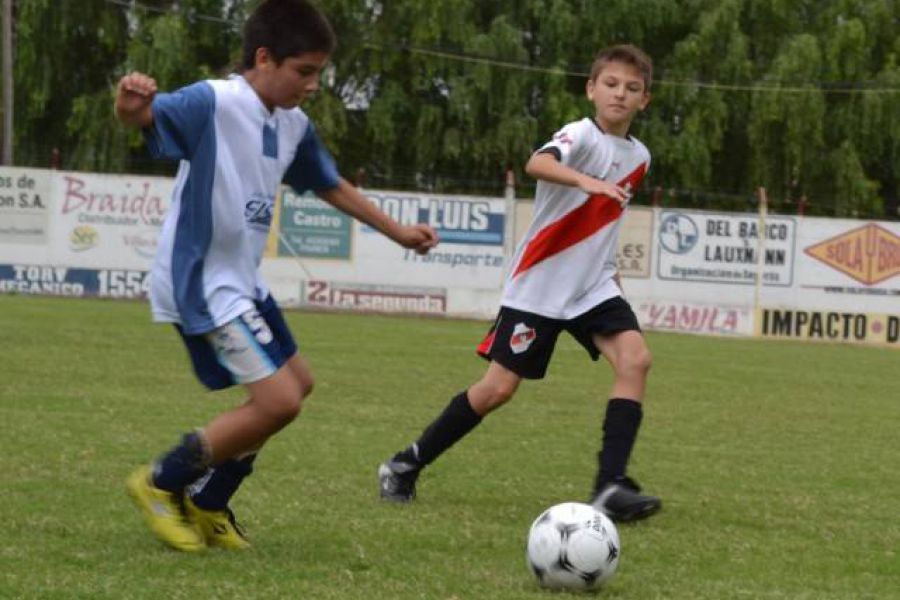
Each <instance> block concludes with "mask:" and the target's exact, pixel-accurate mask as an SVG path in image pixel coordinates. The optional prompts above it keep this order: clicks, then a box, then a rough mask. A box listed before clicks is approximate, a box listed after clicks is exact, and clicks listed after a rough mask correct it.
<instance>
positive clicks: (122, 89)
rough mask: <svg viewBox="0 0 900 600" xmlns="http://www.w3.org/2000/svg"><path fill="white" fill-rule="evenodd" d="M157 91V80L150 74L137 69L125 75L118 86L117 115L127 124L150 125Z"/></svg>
mask: <svg viewBox="0 0 900 600" xmlns="http://www.w3.org/2000/svg"><path fill="white" fill-rule="evenodd" d="M156 91H157V88H156V80H155V79H153V78H152V77H150V76H149V75H144V74H143V73H138V72H137V71H135V72H133V73H129V74H128V75H125V76H124V77H122V79H120V80H119V85H118V86H117V87H116V104H115V109H116V117H118V119H119V121H121V122H122V123H124V124H126V125H136V126H138V127H148V126H149V125H150V124H151V123H152V122H153V111H152V109H151V105H152V103H153V97H154V96H156Z"/></svg>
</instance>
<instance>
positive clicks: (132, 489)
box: [115, 0, 437, 552]
mask: <svg viewBox="0 0 900 600" xmlns="http://www.w3.org/2000/svg"><path fill="white" fill-rule="evenodd" d="M334 46H335V37H334V33H333V31H332V29H331V26H330V24H329V23H328V21H327V20H326V19H325V17H324V16H323V15H322V14H321V13H320V12H319V11H318V10H317V9H316V8H315V7H313V6H312V5H310V4H309V3H308V2H306V0H265V1H264V2H262V3H261V4H260V5H259V6H258V7H257V8H256V10H254V12H253V14H252V15H251V16H250V18H249V19H248V20H247V23H246V24H245V27H244V37H243V57H242V72H241V73H240V74H239V75H234V76H232V77H231V78H229V79H228V80H209V81H200V82H198V83H195V84H193V85H190V86H187V87H185V88H182V89H180V90H177V91H175V92H173V93H170V94H162V93H160V94H157V89H156V82H155V81H154V80H153V79H152V78H150V77H148V76H147V75H144V74H141V73H131V74H129V75H126V76H125V77H123V78H122V79H121V81H120V82H119V86H118V91H117V95H116V103H115V108H116V114H117V116H118V118H119V120H120V121H122V122H123V123H125V124H127V125H132V126H138V127H141V128H142V129H143V131H144V136H145V138H146V141H147V146H148V148H149V149H150V151H151V153H152V154H153V155H154V156H157V157H162V158H169V159H174V160H179V161H180V165H179V169H178V175H177V177H176V182H175V189H174V192H173V197H172V205H171V207H170V210H169V212H168V214H167V216H166V220H165V222H164V224H163V228H162V231H161V232H160V237H159V242H158V251H157V254H156V259H155V261H154V264H153V270H152V275H151V282H152V283H151V291H150V300H151V305H152V309H153V317H154V320H156V321H162V322H169V323H173V324H174V325H175V327H176V328H177V330H178V332H179V334H180V335H181V337H182V339H183V341H184V343H185V346H186V347H187V350H188V353H189V355H190V357H191V361H192V364H193V367H194V371H195V372H196V374H197V376H198V378H199V379H200V380H201V381H202V382H203V384H205V385H206V386H207V387H208V388H210V389H221V388H225V387H229V386H231V385H235V384H242V385H244V387H245V388H246V390H247V391H248V393H249V399H248V400H247V401H246V402H245V403H244V404H243V405H241V406H240V407H238V408H236V409H233V410H229V411H226V412H224V413H222V414H221V415H219V416H218V417H216V418H215V419H213V420H212V421H211V422H210V423H209V424H207V426H206V427H204V428H203V429H202V430H197V431H193V432H190V433H187V434H186V435H185V436H184V438H183V440H182V441H181V443H180V444H178V445H176V446H175V447H174V448H172V449H171V450H169V451H168V452H166V453H164V454H163V455H162V456H160V458H159V459H158V460H157V461H155V463H154V464H153V465H151V466H145V467H141V468H139V469H137V470H136V471H135V472H134V473H132V475H131V476H130V477H129V478H128V481H127V488H128V492H129V493H130V494H131V496H132V497H133V499H134V500H135V502H136V503H137V505H138V507H139V508H140V509H141V511H142V512H143V513H144V515H145V517H146V519H147V523H148V525H149V526H150V528H151V530H152V531H153V532H154V533H155V534H156V535H157V537H159V538H160V539H162V540H163V541H164V542H166V543H167V544H169V545H170V546H172V547H173V548H176V549H178V550H182V551H188V552H190V551H197V550H201V549H203V548H205V547H206V546H219V547H224V548H230V549H243V548H246V547H247V546H248V545H249V544H248V542H247V540H246V539H245V538H244V536H243V533H242V532H241V530H240V529H239V528H238V527H237V524H236V522H235V520H234V515H233V513H232V512H231V510H230V508H229V500H230V499H231V497H232V496H233V495H234V493H235V492H236V491H237V489H238V486H240V484H241V482H242V481H243V480H244V478H245V477H247V475H249V474H250V473H251V471H252V470H253V461H254V458H255V457H256V453H257V452H258V451H259V449H260V448H261V447H262V445H263V444H264V443H265V442H266V440H267V439H268V438H269V437H270V436H271V435H273V434H275V433H276V432H277V431H278V430H280V429H281V428H282V427H284V426H286V425H287V424H288V423H290V422H291V421H292V420H293V419H294V418H295V417H296V416H297V414H298V413H299V411H300V406H301V403H302V401H303V399H304V398H305V397H306V396H307V395H309V393H310V391H311V390H312V387H313V378H312V373H311V371H310V368H309V365H308V364H307V362H306V361H305V360H304V359H303V358H301V357H300V355H299V354H298V352H297V345H296V343H295V342H294V339H293V337H292V336H291V333H290V331H289V330H288V327H287V324H286V323H285V321H284V318H283V316H282V314H281V311H280V310H279V308H278V305H277V304H276V303H275V300H274V299H273V298H272V296H271V295H270V294H269V292H268V289H267V287H266V285H265V283H264V282H263V281H262V280H261V278H260V276H259V265H260V262H261V260H262V253H263V249H264V248H265V243H266V238H267V236H268V231H269V226H270V224H271V220H272V213H273V207H274V200H275V197H276V194H277V192H278V187H279V185H280V184H281V183H282V182H284V183H287V184H289V185H291V186H292V187H293V188H294V189H295V190H296V191H297V193H303V192H304V191H305V190H313V191H315V192H316V193H317V194H318V195H319V196H321V197H322V198H323V199H324V200H326V201H327V202H329V203H331V204H332V205H334V206H335V207H337V208H338V209H340V210H342V211H344V212H346V213H348V214H350V215H351V216H353V217H356V218H358V219H360V220H361V221H363V222H365V223H366V224H368V225H370V226H372V227H373V228H375V229H377V230H379V231H381V232H382V233H383V234H385V235H387V236H388V237H390V238H391V239H393V240H394V241H396V242H397V243H399V244H401V245H403V246H404V247H407V248H412V249H415V250H416V251H418V252H420V253H424V252H427V251H428V250H429V249H430V248H431V247H433V246H434V245H435V244H436V243H437V236H436V235H435V232H434V230H433V229H431V228H430V227H427V226H424V225H411V226H404V225H400V224H398V223H397V222H395V221H393V220H392V219H390V218H389V217H388V216H387V215H385V214H383V213H382V212H380V211H379V210H378V209H377V208H376V207H375V206H374V205H373V204H372V203H371V202H369V201H368V200H367V199H366V198H365V197H364V196H362V195H361V194H360V193H359V192H358V191H357V190H356V189H355V188H354V187H353V186H352V185H350V184H349V183H348V182H347V181H345V180H344V179H342V178H341V177H340V176H339V175H338V173H337V169H336V167H335V165H334V161H333V160H332V158H331V156H330V155H329V154H328V152H327V150H325V148H324V146H322V144H321V142H320V141H319V139H318V137H317V136H316V132H315V129H314V128H313V125H312V123H311V122H310V120H309V118H308V117H307V116H306V114H305V113H304V112H303V111H302V110H300V108H298V106H299V104H300V103H302V102H303V101H304V100H305V99H306V98H308V97H309V96H311V95H312V94H313V93H315V92H316V91H317V90H318V88H319V77H320V75H321V72H322V69H323V67H324V66H325V64H326V62H327V61H328V58H329V55H330V54H331V52H332V51H333V50H334Z"/></svg>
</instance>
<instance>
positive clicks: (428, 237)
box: [397, 223, 439, 254]
mask: <svg viewBox="0 0 900 600" xmlns="http://www.w3.org/2000/svg"><path fill="white" fill-rule="evenodd" d="M438 241H439V239H438V234H437V232H436V231H435V230H434V229H433V228H432V227H429V226H428V225H425V224H424V223H416V224H415V225H405V226H404V227H403V229H402V230H401V231H400V236H399V238H398V239H397V242H399V244H400V245H401V246H403V247H404V248H409V249H411V250H415V251H416V253H417V254H428V251H429V250H431V249H432V248H434V247H435V246H437V244H438Z"/></svg>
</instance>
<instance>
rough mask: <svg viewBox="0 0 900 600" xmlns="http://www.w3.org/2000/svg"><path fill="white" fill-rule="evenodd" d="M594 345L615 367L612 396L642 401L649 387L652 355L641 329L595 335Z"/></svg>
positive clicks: (613, 367)
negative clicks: (639, 330)
mask: <svg viewBox="0 0 900 600" xmlns="http://www.w3.org/2000/svg"><path fill="white" fill-rule="evenodd" d="M594 345H595V346H596V347H597V349H598V350H600V352H601V353H602V354H603V356H604V357H606V360H607V361H609V364H610V366H612V369H613V374H614V379H613V388H612V391H611V392H610V398H627V399H629V400H632V401H634V402H641V401H642V400H643V398H644V390H645V388H646V386H647V374H648V373H649V371H650V364H651V356H650V350H649V349H648V348H647V343H646V342H645V341H644V336H642V335H641V334H640V332H638V331H622V332H620V333H615V334H613V335H607V336H601V335H595V336H594Z"/></svg>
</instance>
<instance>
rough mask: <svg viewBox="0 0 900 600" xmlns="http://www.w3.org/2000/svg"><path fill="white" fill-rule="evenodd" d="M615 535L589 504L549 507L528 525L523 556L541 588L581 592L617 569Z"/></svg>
mask: <svg viewBox="0 0 900 600" xmlns="http://www.w3.org/2000/svg"><path fill="white" fill-rule="evenodd" d="M619 552H620V545H619V532H618V531H617V530H616V526H615V525H614V524H613V522H612V521H610V520H609V517H607V516H606V515H604V514H603V513H601V512H600V511H598V510H596V509H594V507H593V506H591V505H590V504H582V503H580V502H565V503H563V504H557V505H556V506H551V507H550V508H548V509H547V510H545V511H544V512H543V513H542V514H541V516H539V517H538V518H537V519H535V520H534V523H532V524H531V530H530V531H529V532H528V545H527V547H526V550H525V553H526V558H527V559H528V566H529V567H531V570H532V572H534V574H535V576H536V577H537V579H538V581H539V582H540V584H541V585H542V586H543V587H546V588H551V589H569V590H585V589H592V588H596V587H598V586H599V585H601V584H602V583H603V582H605V581H607V580H609V578H610V577H612V576H613V574H614V573H615V572H616V568H617V567H618V566H619Z"/></svg>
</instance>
